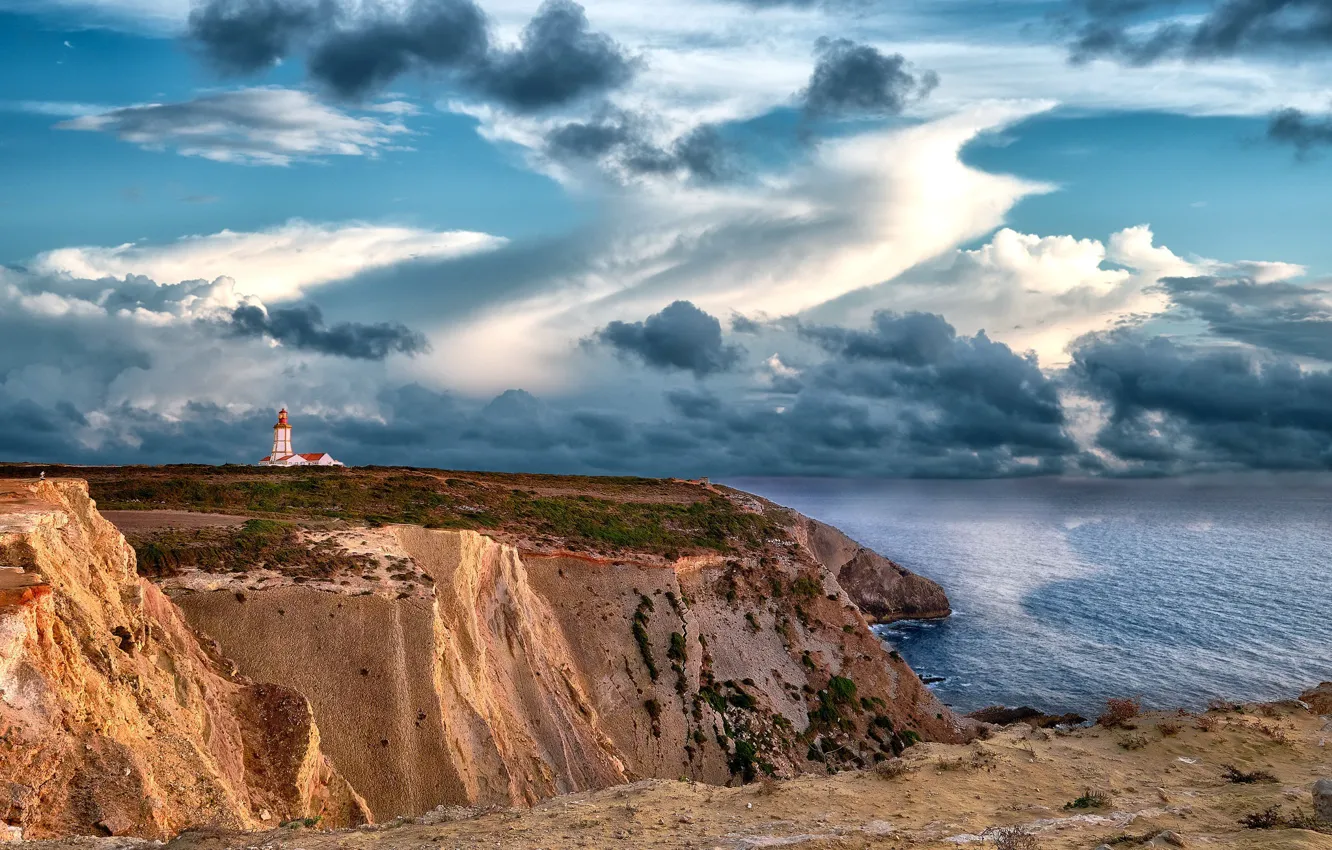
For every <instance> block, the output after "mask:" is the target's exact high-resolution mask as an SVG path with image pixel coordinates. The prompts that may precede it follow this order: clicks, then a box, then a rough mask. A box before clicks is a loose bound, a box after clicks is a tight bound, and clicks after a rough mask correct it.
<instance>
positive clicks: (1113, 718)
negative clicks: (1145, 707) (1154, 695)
mask: <svg viewBox="0 0 1332 850" xmlns="http://www.w3.org/2000/svg"><path fill="white" fill-rule="evenodd" d="M1139 714H1142V703H1140V702H1138V701H1137V700H1136V699H1114V698H1111V699H1108V700H1106V701H1105V712H1104V713H1103V714H1102V715H1101V716H1100V717H1098V718H1096V722H1097V723H1098V724H1100V725H1101V726H1104V727H1105V728H1107V729H1114V728H1115V727H1116V726H1123V727H1125V728H1132V726H1131V725H1129V723H1128V721H1130V720H1132V719H1133V718H1135V717H1137V716H1138V715H1139Z"/></svg>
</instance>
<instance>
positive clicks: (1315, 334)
mask: <svg viewBox="0 0 1332 850" xmlns="http://www.w3.org/2000/svg"><path fill="white" fill-rule="evenodd" d="M1162 287H1163V289H1164V290H1165V291H1166V292H1167V293H1168V294H1169V296H1170V300H1171V301H1172V302H1173V303H1174V304H1176V305H1177V306H1178V307H1180V308H1182V309H1183V310H1184V311H1186V312H1187V313H1188V314H1190V315H1193V316H1196V317H1197V318H1199V319H1201V320H1202V321H1204V322H1206V323H1207V327H1208V330H1209V331H1210V332H1211V333H1212V334H1213V335H1214V336H1217V337H1221V338H1224V339H1232V340H1235V341H1237V342H1243V343H1246V344H1248V345H1252V346H1256V347H1259V348H1264V349H1267V350H1268V351H1276V352H1282V353H1285V354H1291V355H1295V356H1299V357H1313V358H1317V359H1319V360H1324V361H1329V362H1332V292H1329V291H1328V290H1326V289H1321V288H1318V287H1314V286H1301V285H1299V284H1294V283H1285V282H1273V283H1259V282H1257V281H1254V280H1252V279H1246V278H1242V279H1238V280H1227V279H1224V278H1217V277H1191V278H1167V279H1165V280H1163V281H1162Z"/></svg>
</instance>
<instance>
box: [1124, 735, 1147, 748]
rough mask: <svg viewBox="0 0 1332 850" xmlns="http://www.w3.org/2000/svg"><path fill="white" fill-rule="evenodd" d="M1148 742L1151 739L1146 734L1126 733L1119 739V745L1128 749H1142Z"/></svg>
mask: <svg viewBox="0 0 1332 850" xmlns="http://www.w3.org/2000/svg"><path fill="white" fill-rule="evenodd" d="M1148 743H1149V741H1148V740H1147V738H1146V736H1144V735H1125V736H1124V737H1122V738H1120V739H1119V746H1121V747H1123V748H1124V749H1126V750H1140V749H1142V748H1143V747H1145V746H1147V744H1148Z"/></svg>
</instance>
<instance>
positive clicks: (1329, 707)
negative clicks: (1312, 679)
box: [1300, 682, 1332, 714]
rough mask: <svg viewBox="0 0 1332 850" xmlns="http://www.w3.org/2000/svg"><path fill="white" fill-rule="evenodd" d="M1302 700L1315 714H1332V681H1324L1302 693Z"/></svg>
mask: <svg viewBox="0 0 1332 850" xmlns="http://www.w3.org/2000/svg"><path fill="white" fill-rule="evenodd" d="M1300 702H1302V703H1304V704H1305V705H1307V706H1309V710H1310V711H1312V712H1313V713H1314V714H1332V682H1323V683H1322V684H1321V685H1319V686H1318V687H1316V688H1310V689H1309V690H1307V691H1305V692H1304V693H1302V694H1300Z"/></svg>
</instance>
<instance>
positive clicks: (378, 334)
mask: <svg viewBox="0 0 1332 850" xmlns="http://www.w3.org/2000/svg"><path fill="white" fill-rule="evenodd" d="M230 328H231V331H232V332H233V333H235V334H236V335H238V336H252V337H266V338H268V339H271V340H273V341H274V342H278V343H281V344H282V345H287V346H291V347H293V348H299V349H305V350H307V351H317V352H319V353H321V354H331V355H334V356H337V357H350V358H353V359H358V360H383V359H384V358H385V357H387V356H389V354H392V353H395V352H396V353H400V354H407V355H415V354H420V353H421V352H423V351H427V350H429V348H430V346H429V345H428V344H427V342H426V339H425V336H424V335H423V334H421V333H419V332H417V331H414V330H412V329H411V328H409V327H407V326H406V325H401V324H396V323H389V322H380V323H377V324H362V323H360V322H340V323H338V324H336V325H333V326H332V327H327V326H325V325H324V316H323V313H322V312H321V311H320V309H319V308H318V307H317V306H315V305H314V304H304V305H300V306H296V307H281V308H277V309H274V310H265V309H264V308H263V307H261V306H258V305H254V304H243V305H241V306H239V307H237V308H236V309H235V310H233V311H232V313H231V318H230Z"/></svg>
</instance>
